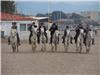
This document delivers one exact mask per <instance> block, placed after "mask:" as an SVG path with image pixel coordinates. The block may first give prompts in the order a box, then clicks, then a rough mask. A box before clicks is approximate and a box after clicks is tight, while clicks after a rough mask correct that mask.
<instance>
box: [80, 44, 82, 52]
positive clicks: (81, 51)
mask: <svg viewBox="0 0 100 75" xmlns="http://www.w3.org/2000/svg"><path fill="white" fill-rule="evenodd" d="M81 52H82V43H80V53H81Z"/></svg>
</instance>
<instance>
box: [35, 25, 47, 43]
mask: <svg viewBox="0 0 100 75" xmlns="http://www.w3.org/2000/svg"><path fill="white" fill-rule="evenodd" d="M42 28H43V29H44V35H45V37H46V43H47V42H48V38H47V33H46V27H45V26H44V24H43V23H41V24H40V25H39V28H38V34H37V37H38V43H40V35H41V29H42Z"/></svg>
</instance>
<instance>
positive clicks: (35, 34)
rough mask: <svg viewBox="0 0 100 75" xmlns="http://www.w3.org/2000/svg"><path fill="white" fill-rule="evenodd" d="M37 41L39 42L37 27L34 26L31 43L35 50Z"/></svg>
mask: <svg viewBox="0 0 100 75" xmlns="http://www.w3.org/2000/svg"><path fill="white" fill-rule="evenodd" d="M36 42H37V28H34V26H32V37H31V45H32V50H33V52H34V51H35V50H36V47H37V45H36Z"/></svg>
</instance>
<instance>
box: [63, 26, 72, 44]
mask: <svg viewBox="0 0 100 75" xmlns="http://www.w3.org/2000/svg"><path fill="white" fill-rule="evenodd" d="M67 30H69V31H70V29H69V26H66V29H65V30H64V35H63V37H62V39H63V41H62V43H65V38H66V35H67ZM70 43H71V44H72V37H70Z"/></svg>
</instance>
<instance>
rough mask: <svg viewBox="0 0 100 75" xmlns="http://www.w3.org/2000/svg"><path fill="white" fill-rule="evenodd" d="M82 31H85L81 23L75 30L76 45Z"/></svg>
mask: <svg viewBox="0 0 100 75" xmlns="http://www.w3.org/2000/svg"><path fill="white" fill-rule="evenodd" d="M80 29H84V28H83V26H82V24H81V23H80V24H79V25H78V26H77V27H76V29H75V32H76V35H75V37H74V39H75V43H76V42H77V38H78V36H79V34H80Z"/></svg>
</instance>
